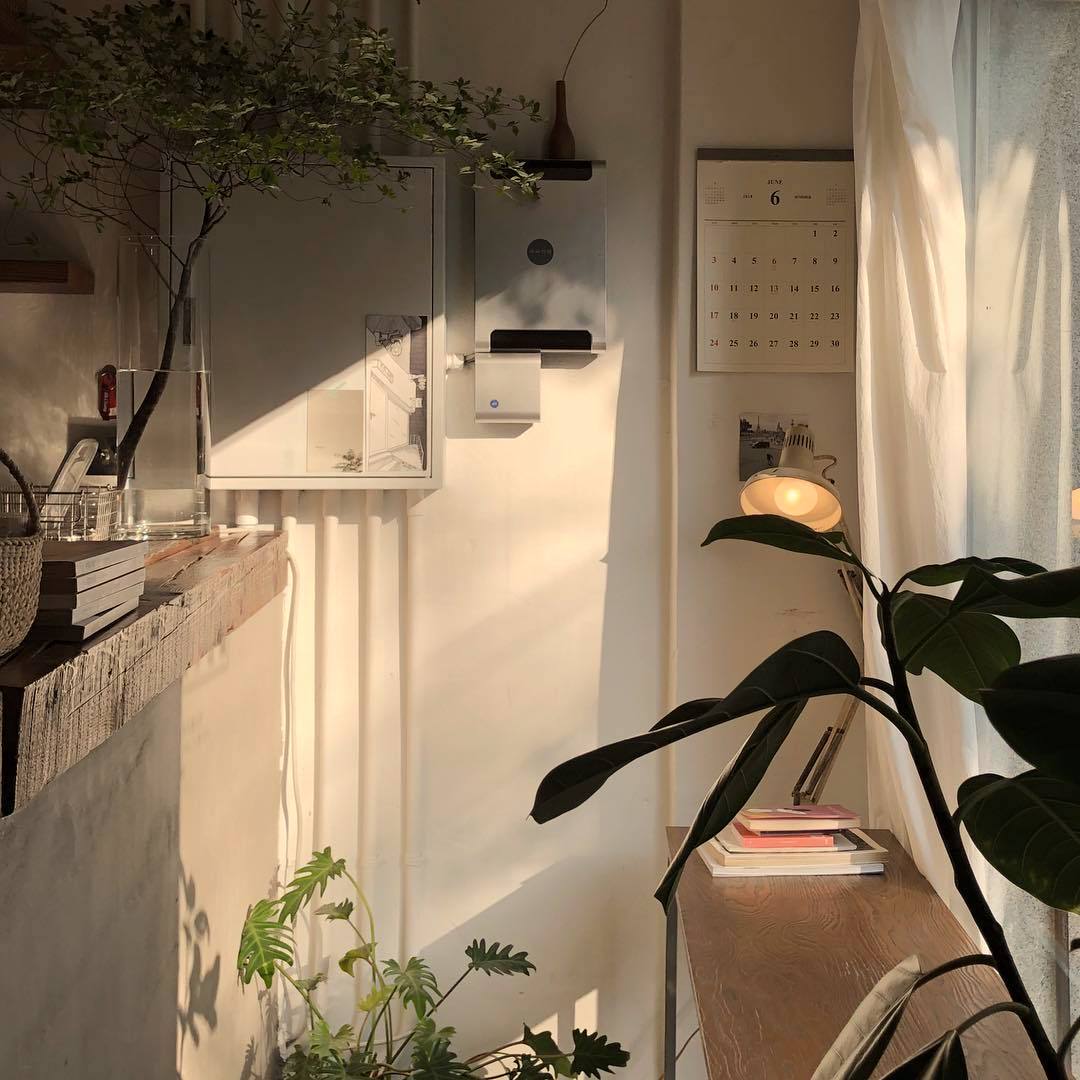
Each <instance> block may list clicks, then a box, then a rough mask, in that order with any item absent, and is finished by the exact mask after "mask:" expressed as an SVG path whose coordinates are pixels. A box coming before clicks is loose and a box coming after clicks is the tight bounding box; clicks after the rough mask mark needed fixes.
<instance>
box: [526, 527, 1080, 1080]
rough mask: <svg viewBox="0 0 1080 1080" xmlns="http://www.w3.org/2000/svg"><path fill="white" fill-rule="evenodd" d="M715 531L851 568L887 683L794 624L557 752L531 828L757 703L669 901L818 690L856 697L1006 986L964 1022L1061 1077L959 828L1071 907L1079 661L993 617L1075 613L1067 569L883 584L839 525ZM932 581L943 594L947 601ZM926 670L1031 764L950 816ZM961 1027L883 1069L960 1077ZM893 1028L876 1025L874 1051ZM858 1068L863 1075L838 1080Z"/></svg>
mask: <svg viewBox="0 0 1080 1080" xmlns="http://www.w3.org/2000/svg"><path fill="white" fill-rule="evenodd" d="M721 540H743V541H748V542H751V543H756V544H762V545H765V546H768V547H772V548H779V549H782V550H785V551H789V552H795V553H798V554H804V555H814V556H817V557H819V558H824V559H829V560H833V561H836V562H840V563H842V564H844V565H845V567H846V568H854V569H855V570H856V571H857V572H858V573H859V575H860V576H861V577H862V579H863V582H864V584H865V587H866V592H867V593H868V594H869V596H870V597H872V598H873V600H874V601H875V602H876V604H877V615H878V619H877V622H878V627H879V630H880V636H881V646H882V649H883V651H884V653H885V656H886V658H887V660H888V664H889V678H888V679H882V678H877V677H874V676H865V675H863V673H862V671H861V669H860V665H859V661H858V660H857V658H856V657H855V654H854V653H853V652H852V651H851V649H850V647H849V646H848V645H847V643H846V642H845V641H844V640H843V639H842V638H841V637H839V635H837V634H835V633H833V632H832V631H829V630H819V631H816V632H814V633H811V634H806V635H804V636H803V637H801V638H798V639H796V640H795V641H792V642H789V643H788V644H787V645H784V646H783V647H782V648H780V649H778V650H777V651H776V652H774V653H773V654H772V655H771V656H769V657H767V658H766V659H765V660H764V661H762V663H761V664H759V665H758V666H757V667H756V668H755V669H754V670H753V671H752V672H751V673H750V674H749V675H748V676H747V677H746V678H745V679H743V680H742V682H740V683H739V684H738V685H737V686H736V687H735V688H734V689H733V690H732V691H731V692H730V693H728V694H727V695H726V696H724V697H716V698H700V699H697V700H695V701H689V702H686V703H685V704H683V705H680V706H678V707H677V708H676V709H674V710H672V712H670V713H669V714H668V715H667V716H665V717H663V718H662V719H661V720H660V721H658V722H657V723H656V724H654V725H653V726H652V728H650V729H649V730H648V731H646V732H644V733H643V734H641V735H636V736H633V737H631V738H627V739H622V740H620V741H619V742H615V743H611V744H609V745H607V746H603V747H600V748H599V749H596V750H591V751H588V752H587V753H584V754H581V755H578V756H577V757H575V758H572V759H570V760H569V761H566V762H563V763H562V764H561V765H559V766H557V767H556V768H555V769H553V770H552V771H551V772H549V773H548V775H547V776H546V777H544V779H543V780H542V781H541V783H540V786H539V788H538V789H537V793H536V800H535V803H534V806H533V810H532V816H533V817H534V818H535V819H536V820H537V821H539V822H545V821H549V820H551V819H552V818H555V817H558V816H560V815H561V814H564V813H567V812H568V811H570V810H573V809H574V808H575V807H577V806H579V805H581V804H582V803H583V802H585V801H586V800H587V799H589V798H591V797H592V796H593V795H594V794H596V792H597V791H599V789H600V788H601V787H602V786H603V785H604V784H605V783H606V782H607V781H608V779H610V778H611V777H612V776H614V774H615V773H616V772H618V771H619V770H621V769H622V768H623V767H624V766H626V765H629V764H631V763H632V762H634V761H636V760H638V759H639V758H642V757H644V756H646V755H648V754H651V753H654V752H656V751H658V750H662V749H663V748H665V747H668V746H673V745H675V744H676V743H678V742H681V741H682V740H683V739H686V738H690V737H691V736H693V735H697V734H699V733H701V732H704V731H708V730H711V729H713V728H715V727H717V726H719V725H722V724H726V723H729V722H730V721H733V720H736V719H739V718H741V717H745V716H750V715H753V714H755V713H763V714H764V715H763V716H762V717H761V719H760V720H758V722H757V724H756V726H755V727H754V729H753V731H752V733H751V734H750V737H749V738H748V739H747V741H746V742H745V743H744V744H743V745H742V747H741V748H740V749H739V751H738V753H737V754H736V756H735V757H734V758H733V759H732V760H731V762H729V764H728V765H727V767H726V768H725V769H724V771H723V772H722V773H721V775H720V777H719V778H718V779H717V781H716V783H715V784H714V786H713V788H712V789H711V790H710V791H709V792H708V793H707V794H706V796H705V799H704V801H703V802H702V804H701V807H700V809H699V811H698V813H697V816H696V818H695V820H694V821H693V822H692V823H691V826H690V828H689V830H688V832H687V834H686V837H685V839H684V841H683V844H682V845H681V847H680V849H679V851H678V852H677V853H676V855H675V857H674V858H673V859H672V862H671V864H670V866H669V867H668V869H667V871H666V873H665V874H664V877H663V879H662V880H661V882H660V884H659V886H658V887H657V890H656V897H657V899H658V900H660V901H661V903H662V904H663V905H664V906H665V908H667V907H668V906H669V905H670V904H671V902H672V899H673V897H674V895H675V890H676V888H677V886H678V883H679V879H680V877H681V875H682V872H683V870H684V868H685V866H686V863H687V861H688V859H689V858H690V857H691V855H692V854H693V852H694V851H695V850H696V848H698V847H699V846H700V845H701V844H703V843H705V842H706V841H708V840H710V839H711V838H712V837H714V836H715V835H716V834H717V833H718V832H719V831H720V830H722V829H723V828H725V827H726V826H727V825H728V824H729V823H730V822H731V821H732V820H733V819H734V818H735V815H736V814H737V813H738V812H739V811H740V810H741V809H742V807H743V806H744V805H745V804H746V802H747V801H748V800H749V798H750V797H751V796H752V794H753V792H754V790H755V789H756V788H757V786H758V784H759V783H760V782H761V780H762V779H763V777H764V776H765V773H766V771H767V769H768V768H769V765H770V764H771V762H772V761H773V759H774V757H775V756H776V754H777V752H778V751H779V749H780V747H781V746H782V745H783V743H784V741H785V739H786V738H787V736H788V734H789V733H790V732H791V730H792V728H793V727H794V725H795V723H796V722H797V721H798V719H799V716H800V714H801V713H802V711H803V709H804V707H805V705H806V703H807V702H808V701H810V700H811V699H813V698H817V697H828V696H848V697H853V698H856V699H857V700H859V701H861V702H862V703H863V704H865V705H866V706H867V707H868V708H870V709H873V710H874V711H875V712H877V713H878V714H879V715H880V716H882V717H884V718H885V720H887V721H888V722H889V723H890V724H892V725H893V726H894V727H895V728H896V729H897V730H898V731H899V732H900V734H901V735H902V736H903V738H904V740H905V742H906V744H907V748H908V751H909V753H910V755H911V758H912V761H913V762H914V765H915V768H916V772H917V774H918V776H919V780H920V782H921V785H922V788H923V791H924V793H925V795H926V798H927V801H928V803H929V805H930V809H931V813H932V815H933V819H934V823H935V825H936V827H937V830H938V832H939V834H940V836H941V839H942V842H943V844H944V846H945V850H946V852H947V854H948V856H949V860H950V863H951V866H952V870H953V876H954V880H955V882H956V886H957V890H958V892H959V894H960V896H961V898H962V899H963V900H964V902H965V904H966V905H967V906H968V909H969V910H970V912H971V915H972V918H973V919H974V921H975V923H976V925H977V926H978V928H979V931H980V933H981V934H982V936H983V938H984V940H985V941H986V944H987V947H988V949H989V962H991V963H992V964H993V966H994V968H995V970H996V971H997V973H998V975H999V976H1000V978H1001V980H1002V984H1003V986H1004V989H1005V992H1006V994H1007V995H1008V998H1009V1000H1008V1001H1006V1002H1004V1003H1001V1004H999V1005H998V1006H994V1007H992V1009H991V1010H990V1011H985V1012H984V1013H981V1014H976V1016H975V1017H973V1018H972V1019H971V1021H970V1023H971V1024H973V1023H976V1022H981V1020H983V1019H985V1018H986V1017H987V1016H989V1015H994V1014H995V1013H997V1012H1000V1011H1007V1012H1012V1013H1014V1014H1015V1015H1016V1016H1017V1017H1018V1018H1019V1019H1020V1021H1021V1022H1022V1023H1023V1025H1024V1028H1025V1030H1026V1031H1027V1034H1028V1037H1029V1039H1030V1041H1031V1044H1032V1047H1033V1049H1034V1050H1035V1053H1036V1055H1037V1057H1038V1059H1039V1063H1040V1065H1041V1066H1042V1069H1043V1071H1044V1072H1045V1074H1046V1076H1047V1077H1052V1078H1054V1080H1064V1078H1065V1076H1066V1072H1065V1064H1064V1061H1065V1056H1066V1052H1067V1050H1068V1046H1069V1044H1070V1043H1071V1042H1072V1040H1073V1038H1074V1037H1075V1034H1076V1030H1077V1027H1076V1025H1074V1026H1073V1027H1072V1028H1070V1032H1069V1034H1068V1035H1067V1037H1066V1040H1065V1041H1064V1042H1063V1043H1062V1044H1061V1045H1060V1046H1059V1047H1056V1048H1055V1047H1054V1045H1053V1044H1052V1043H1051V1041H1050V1039H1049V1037H1048V1035H1047V1033H1046V1030H1045V1028H1044V1027H1043V1025H1042V1023H1041V1021H1040V1019H1039V1017H1038V1015H1037V1013H1036V1011H1035V1009H1034V1007H1033V1005H1032V1002H1031V999H1030V995H1029V994H1028V991H1027V988H1026V987H1025V985H1024V982H1023V979H1022V978H1021V976H1020V973H1019V970H1018V969H1017V966H1016V963H1015V960H1014V958H1013V955H1012V951H1011V949H1010V946H1009V943H1008V941H1007V939H1006V936H1005V933H1004V931H1003V929H1002V927H1001V926H1000V924H999V923H998V921H997V919H996V917H995V916H994V914H993V912H992V911H991V909H990V906H989V904H988V903H987V900H986V897H985V895H984V894H983V891H982V889H981V887H980V885H979V883H978V880H977V878H976V876H975V873H974V871H973V869H972V866H971V863H970V860H969V859H968V856H967V852H966V850H965V848H964V843H963V837H962V834H961V828H963V829H965V830H966V831H967V833H968V835H969V836H970V837H971V839H972V841H973V842H974V844H975V846H976V847H977V848H978V849H979V851H980V852H981V853H982V855H983V856H984V857H985V858H986V860H987V861H988V862H989V863H990V865H991V866H993V867H994V868H995V869H996V870H997V871H998V872H999V873H1001V874H1002V875H1004V876H1005V877H1006V878H1008V879H1009V880H1010V881H1012V882H1013V883H1014V884H1015V885H1017V886H1019V887H1020V888H1021V889H1023V890H1025V891H1026V892H1028V893H1029V894H1030V895H1032V896H1034V897H1036V898H1037V899H1039V900H1041V901H1043V902H1044V903H1046V904H1048V905H1050V906H1051V907H1056V908H1059V909H1061V910H1063V911H1070V912H1076V913H1080V782H1078V778H1077V762H1078V761H1080V725H1078V724H1077V717H1078V716H1080V655H1067V656H1058V657H1050V658H1047V659H1041V660H1034V661H1030V662H1027V663H1025V662H1023V661H1022V657H1021V648H1020V641H1019V638H1018V637H1017V635H1016V633H1015V631H1014V630H1013V629H1012V627H1011V626H1010V625H1009V623H1008V622H1006V621H1005V620H1006V619H1020V620H1025V619H1076V618H1080V568H1077V567H1070V568H1067V569H1063V570H1054V571H1048V570H1046V569H1045V568H1044V567H1042V566H1039V565H1037V564H1036V563H1032V562H1029V561H1027V560H1024V559H1016V558H1011V557H1005V556H999V557H995V558H978V557H974V556H972V557H966V558H961V559H956V560H954V561H952V562H949V563H940V564H932V565H927V566H921V567H918V568H916V569H914V570H911V571H909V572H908V573H906V574H904V575H903V576H902V577H901V578H900V579H899V580H898V581H897V582H896V583H895V584H894V585H892V586H889V585H888V583H887V582H886V581H885V580H884V579H883V578H882V577H880V576H879V575H878V574H876V573H874V572H873V571H871V570H870V569H868V568H867V567H866V566H865V565H864V564H863V562H862V561H861V560H860V559H859V557H858V556H857V555H856V553H855V552H854V551H853V550H852V548H851V546H850V544H849V543H848V541H847V539H846V537H845V536H844V535H843V534H842V533H818V532H815V531H814V530H812V529H810V528H807V527H806V526H804V525H800V524H798V523H797V522H793V521H790V520H788V519H786V518H782V517H778V516H769V515H763V516H755V517H739V518H731V519H727V520H724V521H720V522H718V523H717V524H716V525H715V526H714V527H713V529H712V530H711V531H710V533H709V535H708V537H707V538H706V540H705V544H706V545H708V544H713V543H716V542H719V541H721ZM942 590H954V591H953V593H952V595H949V594H948V593H946V592H943V591H942ZM926 672H931V673H932V674H933V675H935V676H937V677H938V678H940V679H942V680H943V681H944V682H946V683H947V684H948V685H949V686H951V687H952V688H953V689H954V690H956V691H957V692H958V693H960V694H962V695H963V696H964V697H966V698H967V699H968V700H970V701H972V702H974V703H976V704H978V705H981V706H982V707H983V709H985V711H986V715H987V717H988V719H989V722H990V723H991V725H992V726H993V727H994V728H995V730H996V731H997V732H998V734H1000V735H1001V737H1002V738H1003V739H1004V741H1005V742H1006V743H1007V744H1008V745H1009V746H1010V748H1011V749H1012V750H1014V751H1015V752H1016V754H1017V755H1019V756H1020V757H1021V758H1022V759H1023V760H1024V761H1025V762H1027V763H1028V764H1029V765H1030V766H1031V768H1030V769H1028V770H1027V771H1025V772H1023V773H1021V774H1020V775H1018V776H1012V777H1007V776H997V775H994V774H987V775H982V776H973V777H971V778H969V779H968V780H966V781H965V782H964V783H963V784H962V785H961V786H960V789H959V791H958V792H957V793H956V801H957V804H958V805H957V808H956V810H955V812H953V811H952V810H951V809H950V805H949V801H948V799H947V798H946V795H945V793H944V792H943V791H942V788H941V784H940V781H939V779H938V774H937V770H936V767H935V764H934V761H933V756H932V754H931V752H930V748H929V745H928V744H927V742H926V739H925V738H924V736H923V733H922V728H921V726H920V721H919V717H918V714H917V711H916V708H915V704H914V700H913V697H912V693H911V687H910V677H911V676H921V675H923V674H924V673H926ZM896 1020H897V1023H898V1022H899V1016H897V1018H896ZM967 1026H970V1025H961V1026H960V1027H959V1028H958V1029H956V1030H955V1031H952V1032H948V1033H946V1034H945V1035H943V1036H942V1037H941V1039H940V1040H938V1041H936V1042H935V1043H934V1044H932V1045H931V1046H928V1047H926V1048H925V1049H924V1050H923V1051H921V1052H920V1055H916V1058H913V1059H912V1060H911V1062H909V1063H908V1065H907V1066H906V1068H907V1070H908V1071H903V1070H904V1068H905V1066H902V1067H901V1069H900V1070H898V1071H897V1072H896V1073H895V1075H896V1076H897V1077H900V1076H905V1077H906V1076H909V1075H910V1076H920V1077H926V1078H942V1077H951V1076H961V1075H964V1076H966V1075H967V1074H966V1072H964V1073H961V1072H959V1071H958V1070H959V1068H960V1066H961V1065H962V1063H963V1060H964V1052H963V1044H962V1042H961V1039H960V1036H961V1035H962V1034H963V1032H964V1031H965V1030H967ZM894 1029H895V1025H894V1026H893V1027H892V1028H890V1029H889V1030H888V1031H887V1032H886V1034H885V1036H884V1038H885V1040H886V1042H885V1044H883V1046H882V1048H881V1049H882V1050H883V1049H884V1045H886V1044H887V1040H888V1038H891V1036H892V1031H893V1030H894ZM879 1056H880V1055H879ZM913 1063H915V1064H913ZM958 1063H959V1064H958ZM916 1064H917V1065H918V1069H916V1068H915V1065H916ZM919 1070H921V1071H919ZM950 1070H953V1071H950ZM862 1075H865V1076H867V1077H868V1076H869V1072H866V1073H865V1074H864V1073H862V1072H856V1073H854V1074H852V1076H862ZM890 1075H893V1074H890ZM852 1076H849V1075H848V1074H847V1073H844V1072H840V1071H836V1072H834V1073H828V1074H826V1073H822V1074H821V1075H820V1076H818V1075H817V1074H815V1080H852Z"/></svg>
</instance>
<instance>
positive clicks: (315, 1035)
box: [308, 1019, 356, 1060]
mask: <svg viewBox="0 0 1080 1080" xmlns="http://www.w3.org/2000/svg"><path fill="white" fill-rule="evenodd" d="M355 1038H356V1032H355V1031H354V1030H353V1028H352V1025H351V1024H343V1025H342V1026H341V1027H340V1028H338V1029H337V1031H332V1030H331V1029H330V1025H329V1024H327V1022H326V1021H325V1020H318V1019H317V1020H315V1022H314V1023H313V1024H312V1026H311V1034H310V1035H309V1036H308V1053H309V1054H313V1055H314V1056H315V1057H317V1058H323V1059H327V1060H332V1059H334V1058H337V1059H338V1060H340V1059H341V1058H342V1057H343V1055H344V1054H345V1053H346V1051H348V1050H349V1048H350V1047H351V1046H352V1041H353V1039H355Z"/></svg>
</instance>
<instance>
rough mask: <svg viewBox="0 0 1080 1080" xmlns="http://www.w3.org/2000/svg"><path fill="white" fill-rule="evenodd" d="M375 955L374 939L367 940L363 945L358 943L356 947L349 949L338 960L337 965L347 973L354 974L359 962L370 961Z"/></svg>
mask: <svg viewBox="0 0 1080 1080" xmlns="http://www.w3.org/2000/svg"><path fill="white" fill-rule="evenodd" d="M374 955H375V943H374V942H373V941H368V942H365V943H364V944H363V945H357V946H356V947H355V948H352V949H349V951H348V952H347V953H345V954H344V955H343V956H342V957H341V958H340V959H339V960H338V962H337V966H338V967H339V968H341V970H342V971H344V972H345V974H346V975H350V976H351V975H352V974H353V972H354V971H355V970H356V965H357V964H359V963H361V962H362V963H365V964H366V963H369V962H370V961H371V958H372V957H373V956H374Z"/></svg>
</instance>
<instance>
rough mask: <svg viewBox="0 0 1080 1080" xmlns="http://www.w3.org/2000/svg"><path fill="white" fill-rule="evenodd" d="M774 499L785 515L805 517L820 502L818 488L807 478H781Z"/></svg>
mask: <svg viewBox="0 0 1080 1080" xmlns="http://www.w3.org/2000/svg"><path fill="white" fill-rule="evenodd" d="M773 501H774V502H775V503H776V509H777V510H779V511H780V513H781V514H783V515H784V516H785V517H805V516H806V515H807V514H809V513H810V511H811V510H813V509H814V507H815V506H817V504H818V488H817V485H816V484H808V483H807V482H806V481H805V480H791V479H788V480H781V481H780V483H779V484H777V485H776V493H775V494H774V495H773Z"/></svg>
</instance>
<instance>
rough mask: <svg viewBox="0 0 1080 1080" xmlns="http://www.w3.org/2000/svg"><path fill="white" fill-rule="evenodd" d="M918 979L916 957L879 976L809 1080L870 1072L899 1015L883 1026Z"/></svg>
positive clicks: (848, 1079) (854, 1079)
mask: <svg viewBox="0 0 1080 1080" xmlns="http://www.w3.org/2000/svg"><path fill="white" fill-rule="evenodd" d="M920 975H922V964H921V963H920V961H919V958H918V957H917V956H909V957H907V958H906V959H904V960H901V961H900V963H899V964H897V965H896V967H894V968H892V969H891V970H889V971H887V972H886V973H885V974H884V975H882V977H881V978H880V979H878V981H877V982H876V983H874V985H873V986H872V987H871V989H870V993H868V994H867V995H866V997H864V998H863V999H862V1001H861V1002H859V1006H858V1008H857V1009H856V1010H855V1011H854V1012H853V1013H852V1014H851V1019H850V1020H848V1022H847V1023H846V1024H845V1025H844V1028H843V1030H842V1031H841V1032H840V1034H839V1035H837V1036H836V1039H835V1040H834V1041H833V1044H832V1046H830V1047H829V1049H828V1050H827V1051H826V1052H825V1055H824V1057H822V1059H821V1062H820V1064H819V1065H818V1067H817V1068H816V1069H815V1070H814V1075H813V1076H811V1077H810V1080H858V1077H859V1073H858V1071H857V1070H858V1069H859V1068H865V1066H867V1065H869V1067H870V1071H871V1072H872V1071H873V1068H874V1066H875V1065H876V1064H877V1062H878V1061H879V1060H880V1059H881V1054H882V1053H884V1050H885V1047H887V1046H888V1044H889V1039H891V1038H892V1034H893V1032H894V1031H895V1029H896V1024H897V1023H899V1015H898V1016H897V1017H896V1018H895V1022H890V1023H889V1024H888V1025H885V1024H884V1023H883V1022H884V1021H887V1020H889V1018H890V1016H891V1014H892V1013H893V1011H894V1007H895V1006H897V1005H898V1004H903V1005H906V1003H907V1001H908V999H909V998H910V996H911V992H912V990H913V989H914V987H915V985H916V983H917V981H918V979H919V976H920ZM902 1011H903V1010H902V1009H901V1013H902ZM879 1047H880V1050H879ZM875 1055H876V1056H875ZM865 1075H867V1076H869V1075H870V1073H866V1074H865Z"/></svg>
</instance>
